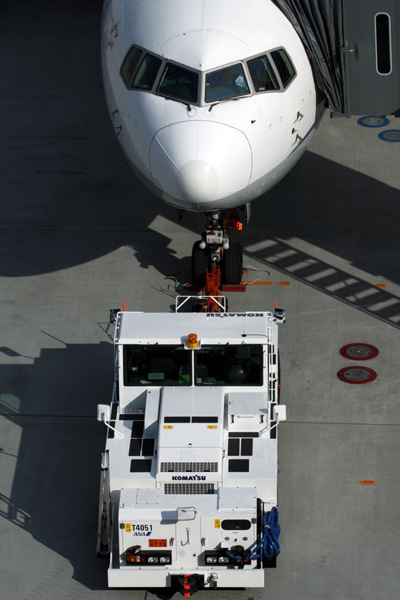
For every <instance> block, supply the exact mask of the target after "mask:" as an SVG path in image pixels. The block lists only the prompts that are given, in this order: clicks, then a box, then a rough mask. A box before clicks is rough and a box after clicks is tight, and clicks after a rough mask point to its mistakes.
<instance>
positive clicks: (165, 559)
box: [160, 556, 171, 564]
mask: <svg viewBox="0 0 400 600" xmlns="http://www.w3.org/2000/svg"><path fill="white" fill-rule="evenodd" d="M170 562H171V558H170V557H169V556H160V563H163V564H166V563H168V564H169V563H170Z"/></svg>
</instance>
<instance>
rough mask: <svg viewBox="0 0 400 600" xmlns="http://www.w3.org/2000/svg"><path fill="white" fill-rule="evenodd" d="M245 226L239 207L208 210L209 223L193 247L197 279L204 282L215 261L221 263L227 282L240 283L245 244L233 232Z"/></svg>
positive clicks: (223, 279)
mask: <svg viewBox="0 0 400 600" xmlns="http://www.w3.org/2000/svg"><path fill="white" fill-rule="evenodd" d="M242 228H243V225H242V223H241V222H240V220H239V217H238V215H237V213H236V209H230V210H227V211H223V212H221V213H207V224H206V226H205V227H204V231H203V234H202V236H201V240H200V241H197V242H195V244H194V246H193V250H192V280H193V283H195V284H199V285H204V284H205V283H206V277H207V271H211V268H212V266H213V265H218V266H219V268H220V270H221V276H222V282H223V283H224V284H226V285H239V284H240V282H241V280H242V270H243V252H242V245H241V244H240V243H239V242H231V235H232V231H233V230H237V231H240V230H241V229H242Z"/></svg>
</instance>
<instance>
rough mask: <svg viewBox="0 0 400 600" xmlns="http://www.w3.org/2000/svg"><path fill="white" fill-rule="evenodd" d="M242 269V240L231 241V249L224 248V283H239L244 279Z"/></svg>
mask: <svg viewBox="0 0 400 600" xmlns="http://www.w3.org/2000/svg"><path fill="white" fill-rule="evenodd" d="M242 271H243V252H242V244H241V243H240V242H231V244H230V246H229V249H228V250H224V270H223V273H224V275H223V281H224V283H225V284H227V285H239V283H240V282H241V281H242Z"/></svg>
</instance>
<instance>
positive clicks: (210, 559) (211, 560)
mask: <svg viewBox="0 0 400 600" xmlns="http://www.w3.org/2000/svg"><path fill="white" fill-rule="evenodd" d="M206 562H207V563H208V564H215V563H216V562H217V557H216V556H207V559H206Z"/></svg>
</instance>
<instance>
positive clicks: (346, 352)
mask: <svg viewBox="0 0 400 600" xmlns="http://www.w3.org/2000/svg"><path fill="white" fill-rule="evenodd" d="M340 354H341V355H342V356H343V357H344V358H349V359H350V360H370V359H371V358H375V356H378V354H379V350H378V348H375V346H371V344H347V346H343V348H341V349H340Z"/></svg>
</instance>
